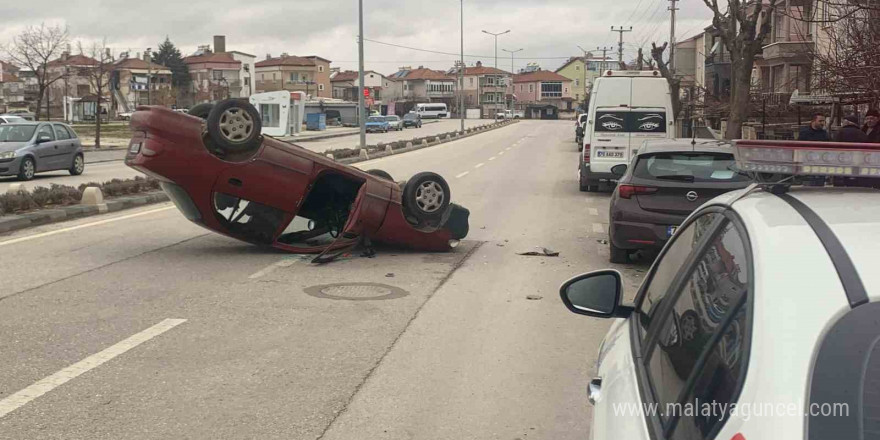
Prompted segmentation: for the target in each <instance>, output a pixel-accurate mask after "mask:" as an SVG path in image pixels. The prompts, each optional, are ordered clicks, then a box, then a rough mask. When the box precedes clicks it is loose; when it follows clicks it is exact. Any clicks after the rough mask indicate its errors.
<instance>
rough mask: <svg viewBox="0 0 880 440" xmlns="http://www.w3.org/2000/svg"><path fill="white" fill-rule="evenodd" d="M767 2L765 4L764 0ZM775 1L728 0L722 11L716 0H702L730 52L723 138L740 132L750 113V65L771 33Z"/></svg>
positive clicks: (728, 137)
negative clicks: (727, 100) (728, 111)
mask: <svg viewBox="0 0 880 440" xmlns="http://www.w3.org/2000/svg"><path fill="white" fill-rule="evenodd" d="M764 1H767V3H764ZM777 2H778V0H757V1H754V0H752V1H749V0H727V8H726V10H724V11H722V10H721V6H720V5H719V4H718V0H703V3H705V4H706V6H708V7H709V9H710V10H711V11H712V15H713V16H712V26H713V27H714V28H715V30H716V31H717V32H718V33H719V35H720V37H721V41H723V42H724V45H725V47H727V50H728V51H730V55H731V57H730V84H731V86H730V115H729V117H728V120H727V130H726V133H724V137H725V138H726V139H736V138H739V137H740V136H741V135H742V124H743V121H745V119H746V117H747V116H748V112H749V95H750V89H751V83H752V67H753V66H754V64H755V56H756V55H757V54H759V53H761V51H762V50H763V46H764V37H766V36H767V34H768V33H770V19H771V17H772V15H773V14H772V12H773V11H774V10H775V8H776V5H777Z"/></svg>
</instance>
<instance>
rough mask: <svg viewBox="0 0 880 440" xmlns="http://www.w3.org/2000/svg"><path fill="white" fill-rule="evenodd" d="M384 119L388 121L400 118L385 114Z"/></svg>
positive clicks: (395, 120)
mask: <svg viewBox="0 0 880 440" xmlns="http://www.w3.org/2000/svg"><path fill="white" fill-rule="evenodd" d="M385 120H386V121H388V122H397V121H399V120H400V118H398V117H397V116H387V117H385Z"/></svg>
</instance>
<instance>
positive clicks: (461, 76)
mask: <svg viewBox="0 0 880 440" xmlns="http://www.w3.org/2000/svg"><path fill="white" fill-rule="evenodd" d="M460 62H461V64H459V66H458V117H459V119H461V131H462V132H464V69H465V67H464V0H461V60H460Z"/></svg>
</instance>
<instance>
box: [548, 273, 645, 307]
mask: <svg viewBox="0 0 880 440" xmlns="http://www.w3.org/2000/svg"><path fill="white" fill-rule="evenodd" d="M622 293H623V281H622V280H621V277H620V272H618V271H616V270H610V269H609V270H599V271H595V272H590V273H586V274H583V275H578V276H576V277H574V278H572V279H570V280H568V281H566V282H565V283H563V284H562V287H560V288H559V296H560V297H562V303H563V304H565V307H567V308H568V310H570V311H572V312H573V313H577V314H579V315H587V316H593V317H597V318H613V317H620V318H625V317H627V316H629V315H630V313H632V311H633V308H632V307H629V306H624V305H622V304H620V297H621V295H622Z"/></svg>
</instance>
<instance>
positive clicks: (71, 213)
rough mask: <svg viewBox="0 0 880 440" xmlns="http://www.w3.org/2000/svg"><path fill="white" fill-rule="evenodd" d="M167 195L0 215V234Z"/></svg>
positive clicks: (160, 193) (128, 206)
mask: <svg viewBox="0 0 880 440" xmlns="http://www.w3.org/2000/svg"><path fill="white" fill-rule="evenodd" d="M168 200H169V199H168V195H167V194H165V193H164V192H163V191H155V192H150V193H144V194H138V195H135V196H129V197H117V198H114V199H109V200H106V201H105V203H103V204H100V205H69V206H60V207H58V208H49V209H41V210H39V211H34V212H27V213H24V214H18V215H5V216H3V217H0V234H3V233H7V232H12V231H17V230H19V229H25V228H30V227H32V226H40V225H46V224H50V223H58V222H63V221H66V220H71V219H77V218H83V217H90V216H93V215H98V214H104V213H107V212H116V211H122V210H124V209H131V208H137V207H139V206H144V205H151V204H154V203H162V202H167V201H168Z"/></svg>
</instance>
